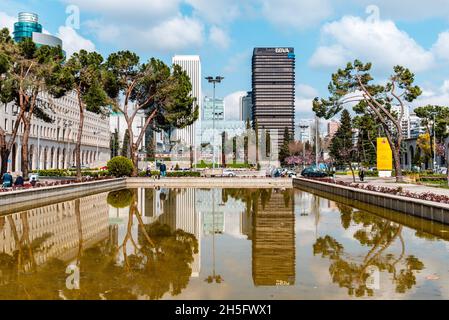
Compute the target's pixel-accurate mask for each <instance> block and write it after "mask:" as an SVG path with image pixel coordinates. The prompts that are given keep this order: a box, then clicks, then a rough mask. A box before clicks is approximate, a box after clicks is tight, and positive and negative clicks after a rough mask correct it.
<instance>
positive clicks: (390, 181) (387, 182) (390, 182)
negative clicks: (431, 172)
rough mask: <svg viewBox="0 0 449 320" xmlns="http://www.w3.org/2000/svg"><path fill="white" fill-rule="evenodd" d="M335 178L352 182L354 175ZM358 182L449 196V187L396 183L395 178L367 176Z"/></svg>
mask: <svg viewBox="0 0 449 320" xmlns="http://www.w3.org/2000/svg"><path fill="white" fill-rule="evenodd" d="M335 178H336V180H341V181H345V182H352V176H336V177H335ZM356 183H365V184H368V185H373V186H380V187H387V188H397V187H402V189H403V190H405V191H409V192H413V193H426V192H431V193H434V194H440V195H445V196H448V197H449V189H443V188H437V187H430V186H424V185H418V184H411V183H396V179H395V178H365V182H360V180H359V179H358V177H357V178H356Z"/></svg>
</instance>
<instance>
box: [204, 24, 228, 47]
mask: <svg viewBox="0 0 449 320" xmlns="http://www.w3.org/2000/svg"><path fill="white" fill-rule="evenodd" d="M209 40H210V41H211V42H212V43H213V44H215V45H216V46H217V47H219V48H222V49H227V48H228V47H229V44H230V43H231V39H230V38H229V35H228V34H227V33H226V31H224V30H223V29H220V28H219V27H217V26H212V28H211V29H210V31H209Z"/></svg>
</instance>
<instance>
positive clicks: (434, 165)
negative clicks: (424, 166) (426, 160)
mask: <svg viewBox="0 0 449 320" xmlns="http://www.w3.org/2000/svg"><path fill="white" fill-rule="evenodd" d="M435 129H436V128H435V113H434V114H433V171H434V172H436V166H437V148H436V145H437V140H436V138H437V136H436V130H435Z"/></svg>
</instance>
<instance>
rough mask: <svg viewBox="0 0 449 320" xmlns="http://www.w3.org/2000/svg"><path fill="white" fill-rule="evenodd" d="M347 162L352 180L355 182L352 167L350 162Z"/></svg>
mask: <svg viewBox="0 0 449 320" xmlns="http://www.w3.org/2000/svg"><path fill="white" fill-rule="evenodd" d="M348 164H349V169H350V170H351V173H352V181H354V183H355V182H356V181H355V173H354V168H353V167H352V163H351V162H348Z"/></svg>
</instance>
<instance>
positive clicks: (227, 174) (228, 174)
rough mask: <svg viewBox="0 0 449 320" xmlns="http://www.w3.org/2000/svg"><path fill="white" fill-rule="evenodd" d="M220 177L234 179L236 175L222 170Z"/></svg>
mask: <svg viewBox="0 0 449 320" xmlns="http://www.w3.org/2000/svg"><path fill="white" fill-rule="evenodd" d="M222 176H223V177H235V176H236V174H235V172H233V171H231V170H227V169H224V170H223V174H222Z"/></svg>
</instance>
